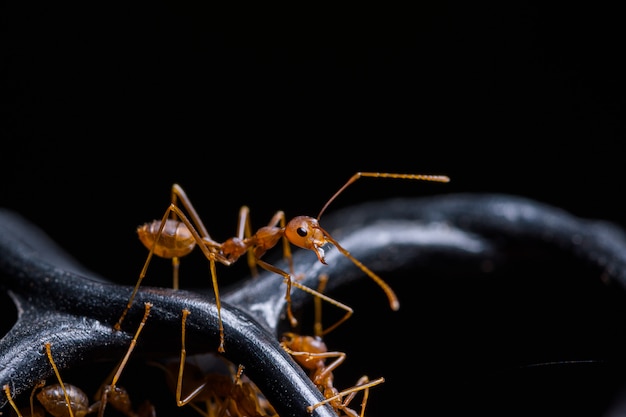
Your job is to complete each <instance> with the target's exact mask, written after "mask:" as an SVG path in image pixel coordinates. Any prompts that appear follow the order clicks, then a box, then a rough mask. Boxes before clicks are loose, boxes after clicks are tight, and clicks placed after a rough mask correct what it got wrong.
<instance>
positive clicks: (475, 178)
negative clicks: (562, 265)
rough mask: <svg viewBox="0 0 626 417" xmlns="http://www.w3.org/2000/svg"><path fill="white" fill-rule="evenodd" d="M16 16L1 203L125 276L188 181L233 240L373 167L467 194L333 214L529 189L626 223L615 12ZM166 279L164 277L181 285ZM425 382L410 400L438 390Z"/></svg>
mask: <svg viewBox="0 0 626 417" xmlns="http://www.w3.org/2000/svg"><path fill="white" fill-rule="evenodd" d="M0 10H1V16H0V19H1V22H2V35H1V41H0V42H1V48H2V49H1V50H2V55H1V56H0V69H1V71H2V73H1V74H2V84H1V86H0V88H1V89H2V93H1V100H2V102H3V106H4V109H3V110H2V121H1V123H0V134H1V135H2V139H1V140H2V142H1V145H0V162H1V166H0V175H1V177H0V178H1V181H0V206H3V207H7V208H10V209H14V210H16V211H18V212H20V213H22V214H24V215H25V216H26V217H27V218H28V219H30V220H31V221H33V222H34V223H35V224H37V225H39V226H41V227H42V228H43V229H44V230H46V231H47V232H48V233H49V234H50V235H51V237H53V239H54V240H55V241H57V242H58V243H59V244H60V245H61V246H62V247H63V248H65V249H66V250H67V251H68V252H69V253H71V254H72V255H73V256H75V257H76V258H77V259H78V260H80V261H81V262H82V263H83V264H85V265H86V266H87V267H89V268H90V269H92V270H93V271H95V272H97V273H99V274H101V275H103V276H105V277H107V278H109V279H112V280H115V281H117V282H121V283H128V284H131V283H134V280H135V277H136V276H137V274H138V273H139V270H140V269H141V266H142V264H143V261H144V259H145V254H146V252H145V249H144V248H143V246H141V244H140V243H139V242H138V240H137V239H136V236H135V228H136V226H137V225H139V224H141V223H143V222H146V221H150V220H152V219H155V218H159V217H160V216H161V215H162V213H163V211H164V210H165V208H166V206H167V204H168V202H169V193H170V187H171V184H172V183H174V182H178V183H179V184H181V185H182V186H183V187H184V188H185V190H186V191H187V193H188V195H189V197H190V198H191V199H192V201H193V203H194V204H195V206H196V209H197V210H198V211H199V213H200V215H201V216H202V217H203V219H204V221H205V224H206V225H207V227H208V229H209V232H210V233H211V235H212V236H213V237H214V238H215V239H216V240H224V239H226V238H227V237H229V236H231V235H233V234H234V233H235V227H236V222H237V213H238V209H239V207H240V206H241V205H243V204H246V205H249V206H250V208H251V215H252V222H253V224H254V227H260V226H261V225H263V224H265V223H266V222H267V221H269V219H270V218H271V216H272V215H273V213H274V212H275V211H276V210H284V211H285V213H286V214H287V216H288V217H291V216H295V215H299V214H307V215H312V216H316V215H317V213H318V211H319V210H320V208H321V207H322V206H323V204H324V203H325V202H326V200H327V199H328V198H329V197H330V196H331V195H332V194H333V193H334V192H335V191H336V190H337V189H338V188H339V187H340V186H341V185H342V184H343V183H344V182H345V181H346V180H347V179H348V178H349V177H350V176H351V175H352V174H353V173H354V172H356V171H378V172H405V173H423V174H444V175H449V176H450V177H451V179H452V181H451V182H450V183H449V184H431V183H423V182H419V183H416V182H410V181H399V180H377V179H362V180H360V181H358V182H357V183H356V184H354V185H353V186H352V187H351V188H349V189H348V190H347V191H346V192H345V193H344V194H343V195H342V196H341V197H340V198H339V199H338V200H337V201H336V202H335V203H333V205H332V206H331V208H330V209H329V210H332V209H338V208H340V207H343V206H346V205H349V204H352V203H358V202H361V201H367V200H370V199H381V198H386V197H390V196H396V195H405V196H416V197H418V196H427V195H433V194H445V193H455V192H469V193H482V192H488V193H507V194H514V195H521V196H525V197H529V198H532V199H536V200H538V201H542V202H545V203H548V204H551V205H554V206H558V207H561V208H564V209H565V210H567V211H568V212H570V213H572V214H574V215H577V216H581V217H587V218H598V219H606V220H610V221H613V222H615V223H617V224H618V225H620V226H626V203H624V199H623V196H622V187H621V184H622V178H624V171H625V169H624V163H623V152H622V148H621V147H622V142H623V138H624V122H623V115H624V108H625V106H624V105H625V103H624V100H625V95H624V93H625V92H626V89H625V88H624V65H623V63H622V58H623V43H622V41H621V39H622V38H621V36H620V35H621V34H622V33H621V32H622V30H621V27H622V26H623V24H622V22H621V19H620V16H619V13H617V10H614V9H613V8H611V7H607V6H606V5H604V4H602V3H593V5H591V4H568V3H562V4H561V3H556V2H528V1H526V2H524V1H522V2H514V3H512V2H458V3H454V2H420V3H413V4H411V5H410V7H409V5H408V4H407V5H405V6H398V5H385V6H382V5H355V6H351V7H348V6H346V5H344V6H342V7H337V6H324V7H323V6H320V5H317V4H300V5H297V6H294V5H280V6H278V5H271V6H270V5H262V6H259V5H256V6H254V7H248V6H247V5H239V7H235V6H233V7H224V6H215V5H211V4H208V3H200V2H189V1H187V2H163V1H157V2H132V3H131V2H128V3H116V2H113V3H110V2H107V3H92V2H86V3H76V4H73V3H64V4H57V3H44V4H32V3H29V4H26V3H23V2H6V3H5V4H4V5H3V6H2V9H0ZM196 255H197V256H195V257H193V258H196V260H194V259H192V257H190V259H189V261H188V263H189V264H190V265H191V264H193V262H203V261H202V259H200V258H201V256H200V255H198V254H196ZM162 265H164V266H163V267H162V268H158V267H156V268H153V270H154V271H155V272H154V275H155V276H154V277H153V278H152V279H153V280H152V281H151V285H168V281H167V279H168V272H169V270H168V268H167V264H166V263H163V264H162ZM183 265H185V263H183ZM239 266H240V265H237V266H236V267H239ZM202 267H204V264H203V263H202ZM236 267H232V268H233V270H232V272H231V271H228V270H227V269H226V268H222V269H221V271H222V272H221V275H223V279H222V282H224V283H225V284H223V285H227V284H226V283H227V282H228V281H227V280H228V279H229V278H228V277H229V276H232V278H231V279H235V278H236V277H237V276H238V274H237V272H236V271H235V270H236ZM244 267H245V265H244ZM190 268H191V266H190ZM159 269H161V270H163V271H162V272H163V274H162V276H161V277H160V276H159V275H158V272H159ZM239 271H240V273H241V274H245V272H246V271H245V268H243V269H241V268H240V269H239ZM181 285H189V286H201V285H203V284H202V283H185V282H183V283H182V284H181ZM413 331H415V330H413ZM407 336H408V335H403V338H404V337H407ZM394 345H395V346H394V347H393V348H392V347H389V349H398V346H397V344H396V343H394ZM406 349H408V348H407V347H403V348H401V353H400V355H407V356H410V352H407V350H406ZM390 354H393V353H392V352H390V351H386V352H379V353H377V354H376V355H375V356H376V357H375V358H371V360H378V359H380V358H384V357H385V356H387V355H390ZM411 360H415V359H411ZM361 366H362V367H363V368H365V365H361ZM364 372H367V371H364ZM405 377H406V378H407V382H405V383H404V384H408V385H409V387H410V389H407V387H406V386H404V385H403V386H402V388H397V385H396V386H395V387H396V388H393V392H392V393H391V395H390V393H389V392H388V393H387V395H388V396H389V397H388V398H394V401H400V402H406V401H407V400H408V399H407V398H406V396H407V395H412V394H407V393H414V392H417V393H418V392H419V390H418V388H417V386H418V383H417V381H416V379H418V378H419V375H414V374H409V375H406V376H405ZM347 384H348V383H346V384H345V385H347ZM385 388H386V387H385ZM380 389H381V390H383V389H384V388H382V387H381V388H380ZM388 391H392V389H391V388H388ZM371 401H372V402H374V401H375V396H374V395H373V394H372V400H371ZM372 407H375V406H374V405H372ZM373 409H374V408H373Z"/></svg>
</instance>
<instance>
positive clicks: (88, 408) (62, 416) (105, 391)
mask: <svg viewBox="0 0 626 417" xmlns="http://www.w3.org/2000/svg"><path fill="white" fill-rule="evenodd" d="M151 307H152V304H151V303H145V311H144V315H143V318H142V320H141V322H140V324H139V327H138V328H137V332H136V333H135V336H134V337H133V339H132V340H131V343H130V345H129V347H128V350H127V351H126V354H125V355H124V358H123V359H122V361H121V362H120V364H119V365H118V367H117V370H116V372H115V374H114V376H113V378H112V381H111V383H110V384H108V385H104V386H103V388H101V389H102V394H101V395H100V399H99V400H98V401H96V402H94V403H93V404H91V405H90V404H89V398H88V397H87V394H85V392H84V391H83V390H82V389H80V388H79V387H77V386H75V385H72V384H67V383H64V382H63V379H62V378H61V374H60V372H59V369H58V367H57V365H56V363H55V361H54V358H53V356H52V348H51V343H50V342H46V343H45V344H44V347H45V351H46V355H47V357H48V361H49V362H50V364H51V365H52V369H53V371H54V374H55V375H56V378H57V380H58V384H52V385H45V381H41V382H39V383H38V384H36V385H35V387H34V388H33V390H32V392H31V397H30V417H35V416H43V411H42V410H39V408H37V407H36V406H35V404H34V402H33V397H34V394H35V391H36V390H37V389H40V388H41V390H40V391H39V392H38V393H37V395H36V397H37V399H38V400H39V403H41V405H42V406H43V407H44V408H45V410H46V411H47V412H48V413H50V414H51V415H52V416H53V417H84V416H86V415H87V414H92V413H94V412H96V411H97V412H98V417H103V415H104V410H105V407H106V404H107V403H111V405H112V406H113V407H114V408H115V409H116V410H117V411H119V412H121V413H122V414H124V415H125V416H126V417H154V416H155V415H156V413H155V411H154V407H153V406H152V405H151V404H149V403H147V404H144V406H143V407H142V408H140V410H139V411H135V410H133V409H132V406H131V401H130V397H129V395H128V392H127V391H126V390H125V389H124V388H122V387H118V386H117V382H118V380H119V378H120V376H121V374H122V371H123V369H124V368H125V367H126V364H127V362H128V359H129V358H130V355H131V353H132V351H133V350H134V348H135V346H136V344H137V339H138V338H139V334H140V333H141V330H142V329H143V327H144V325H145V323H146V321H147V319H148V316H149V314H150V309H151ZM3 389H4V392H5V393H6V396H7V399H8V400H9V403H10V404H11V406H12V407H13V410H14V411H15V412H16V414H17V416H18V417H23V415H22V412H21V411H20V409H19V408H18V406H17V404H16V403H15V402H14V401H13V399H12V397H11V390H10V388H9V385H8V384H7V385H4V387H3Z"/></svg>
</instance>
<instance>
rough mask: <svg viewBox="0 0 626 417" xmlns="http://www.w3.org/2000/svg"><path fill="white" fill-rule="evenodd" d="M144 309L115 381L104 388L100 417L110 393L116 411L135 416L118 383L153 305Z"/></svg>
mask: <svg viewBox="0 0 626 417" xmlns="http://www.w3.org/2000/svg"><path fill="white" fill-rule="evenodd" d="M144 308H145V310H144V314H143V318H142V319H141V322H140V323H139V327H137V332H136V333H135V336H134V337H133V339H132V340H131V341H130V346H129V347H128V350H127V351H126V355H124V357H123V358H122V361H121V362H120V364H119V365H118V367H117V370H116V372H115V375H113V379H112V380H111V383H110V384H109V385H107V386H105V387H104V390H103V393H102V396H101V398H100V407H99V410H98V417H103V415H104V409H105V407H106V405H107V402H108V401H109V394H110V393H113V394H114V395H112V396H111V398H112V399H111V402H112V403H113V406H114V407H115V408H116V409H118V410H120V411H122V412H123V413H124V414H126V415H129V416H130V415H132V414H134V413H133V411H132V409H131V408H130V401H129V399H128V396H127V394H126V392H125V391H120V390H118V388H117V381H118V380H119V379H120V376H121V375H122V371H123V370H124V368H125V367H126V364H127V363H128V359H129V358H130V355H131V353H132V352H133V350H134V349H135V346H136V345H137V340H138V339H139V334H140V333H141V331H142V330H143V327H144V326H145V324H146V321H147V320H148V316H149V315H150V309H151V308H152V303H145V304H144Z"/></svg>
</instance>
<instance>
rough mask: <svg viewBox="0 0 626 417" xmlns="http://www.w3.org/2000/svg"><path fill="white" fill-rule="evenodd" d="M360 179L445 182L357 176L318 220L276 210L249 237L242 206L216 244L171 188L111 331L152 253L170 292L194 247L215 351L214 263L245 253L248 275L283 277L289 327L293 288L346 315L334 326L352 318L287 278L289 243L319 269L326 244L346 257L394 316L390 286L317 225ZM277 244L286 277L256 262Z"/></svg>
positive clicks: (147, 232) (142, 232)
mask: <svg viewBox="0 0 626 417" xmlns="http://www.w3.org/2000/svg"><path fill="white" fill-rule="evenodd" d="M361 177H374V178H397V179H412V180H424V181H435V182H448V181H449V178H448V177H446V176H442V175H418V174H393V173H378V172H357V173H356V174H354V175H353V176H352V177H351V178H350V179H349V180H348V181H347V182H346V183H345V184H344V185H343V186H342V187H341V188H340V189H339V190H338V191H337V192H336V193H335V194H334V195H333V196H332V197H331V198H330V199H329V200H328V201H327V202H326V204H324V206H323V207H322V210H321V211H320V212H319V214H318V216H317V218H313V217H309V216H297V217H294V218H293V219H291V220H290V221H289V222H287V221H286V218H285V214H284V212H282V211H278V212H276V213H275V214H274V216H273V217H272V219H271V220H270V222H269V223H268V225H267V226H264V227H261V228H260V229H258V230H257V231H256V232H255V233H254V234H252V233H251V226H250V219H249V209H248V207H246V206H243V207H242V208H241V209H240V212H239V222H238V227H237V236H234V237H231V238H229V239H227V240H226V241H225V242H223V243H220V242H217V241H215V240H213V239H212V238H211V236H210V235H209V233H208V230H207V228H206V227H205V226H204V224H203V222H202V220H201V219H200V216H198V214H197V212H196V210H195V208H194V207H193V205H192V204H191V201H190V200H189V198H188V197H187V195H186V194H185V192H184V191H183V189H182V188H181V187H180V186H179V185H178V184H174V185H173V186H172V195H171V202H170V205H169V206H168V208H167V210H166V211H165V213H164V215H163V218H162V219H161V220H155V221H153V222H152V223H148V224H145V225H144V226H141V227H139V228H138V234H139V238H140V240H141V241H142V242H143V243H144V245H145V246H146V247H147V248H149V250H150V252H149V253H148V257H147V259H146V261H145V263H144V266H143V269H142V270H141V273H140V275H139V279H138V280H137V283H136V285H135V287H134V289H133V292H132V293H131V296H130V298H129V300H128V304H127V306H126V308H125V309H124V311H123V312H122V314H121V316H120V318H119V320H118V322H117V323H116V324H115V326H114V328H115V329H116V330H119V329H120V327H121V324H122V321H123V320H124V316H125V315H126V314H127V312H128V310H129V309H130V308H131V306H132V303H133V300H134V297H135V294H136V293H137V290H138V289H139V286H140V285H141V282H142V280H143V278H144V277H145V275H146V271H147V269H148V265H149V264H150V261H151V259H152V256H153V255H154V254H156V255H157V256H160V257H163V258H170V259H172V265H173V270H174V282H173V284H174V288H177V287H178V268H179V262H180V259H179V258H181V257H182V256H185V255H187V254H189V253H190V252H191V251H192V250H193V249H194V247H195V246H196V245H197V246H199V247H200V250H201V251H202V252H203V254H204V256H205V257H206V258H207V259H208V260H209V261H210V270H211V278H212V283H213V291H214V293H215V302H216V305H217V312H218V321H219V331H220V345H219V347H218V351H219V352H224V329H223V326H222V320H221V313H220V307H221V305H220V297H219V289H218V284H217V273H216V267H215V263H216V262H219V263H221V264H223V265H226V266H230V265H232V264H233V263H234V262H236V261H237V260H238V259H239V258H240V257H241V256H243V255H244V254H247V257H248V264H249V266H250V269H251V272H252V274H253V275H256V265H259V266H261V267H262V268H263V269H265V270H267V271H270V272H274V273H276V274H278V275H281V276H282V277H283V279H284V281H285V283H286V284H287V289H286V294H285V300H286V302H287V315H288V318H289V320H290V322H291V324H292V326H293V327H295V326H296V325H297V320H296V319H295V317H294V316H293V313H292V311H291V286H292V285H293V286H295V287H297V288H300V289H301V290H303V291H306V292H308V293H310V294H312V295H314V296H315V297H317V298H320V299H324V300H326V301H328V302H330V303H331V304H333V305H335V306H337V307H340V308H342V309H344V310H345V311H346V312H347V313H346V315H345V316H344V318H343V319H341V320H340V321H339V322H338V323H337V325H338V324H339V323H341V322H343V321H345V320H347V318H348V317H349V316H350V315H351V314H352V309H351V308H350V307H348V306H346V305H344V304H342V303H339V302H337V301H336V300H333V299H332V298H330V297H327V296H325V295H323V294H320V293H319V292H317V291H315V290H313V289H311V288H309V287H306V286H305V285H302V284H300V283H299V282H298V281H297V280H294V279H293V278H292V275H293V274H294V271H293V263H292V258H291V250H290V244H293V245H295V246H298V247H300V248H303V249H307V250H311V251H313V252H315V254H316V255H317V258H318V260H319V261H320V262H321V263H323V264H326V260H325V258H324V249H323V246H325V245H326V244H329V243H330V244H332V245H334V246H335V247H336V248H337V249H338V250H339V251H340V252H341V253H342V254H343V255H344V256H345V257H347V258H348V259H350V260H351V261H352V262H353V263H354V264H355V265H356V266H357V267H359V268H360V269H361V270H362V271H363V272H364V273H365V274H367V275H368V276H369V277H370V278H372V279H373V280H374V281H375V282H376V283H377V284H378V285H379V286H380V287H381V288H382V289H383V291H384V292H385V294H386V295H387V298H388V299H389V304H390V306H391V308H392V309H393V310H394V311H395V310H398V309H399V308H400V303H399V301H398V298H397V296H396V294H395V293H394V291H393V290H392V289H391V287H389V285H388V284H387V283H386V282H385V281H383V280H382V278H380V277H379V276H378V275H377V274H375V273H374V272H373V271H371V270H370V269H369V268H367V267H366V266H365V265H363V264H362V263H361V262H360V261H358V260H357V259H356V258H354V256H352V255H351V254H350V252H348V250H346V249H345V248H343V247H342V246H341V245H340V244H339V242H337V241H336V240H335V239H334V238H333V237H332V236H330V234H329V233H328V232H327V231H326V230H324V229H323V228H322V227H321V226H320V224H319V219H320V218H321V216H322V214H323V213H324V211H325V210H326V208H327V207H328V206H329V205H330V203H331V202H332V201H334V200H335V198H337V196H339V194H341V193H342V192H343V191H344V190H345V189H346V188H347V187H348V186H349V185H350V184H352V183H354V182H355V181H357V180H358V179H359V178H361ZM178 200H180V202H181V203H182V206H183V207H184V208H185V209H186V211H187V212H188V214H189V217H190V218H191V220H190V219H189V218H188V217H187V215H185V214H184V213H183V210H182V209H181V208H180V207H179V205H178ZM281 239H282V240H283V254H284V257H285V258H286V259H287V261H288V262H289V266H290V273H288V272H286V271H283V270H281V269H279V268H277V267H275V266H273V265H271V264H269V263H267V262H264V261H263V260H261V257H262V256H263V255H264V254H265V253H266V252H267V251H268V250H270V249H271V248H273V247H274V246H276V245H277V244H278V242H279V241H280V240H281ZM334 327H336V326H334Z"/></svg>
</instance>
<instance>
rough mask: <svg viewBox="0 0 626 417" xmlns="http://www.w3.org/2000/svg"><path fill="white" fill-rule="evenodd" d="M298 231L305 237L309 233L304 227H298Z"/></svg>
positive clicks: (299, 234)
mask: <svg viewBox="0 0 626 417" xmlns="http://www.w3.org/2000/svg"><path fill="white" fill-rule="evenodd" d="M296 233H297V234H298V236H300V237H305V236H306V235H307V231H306V229H305V228H304V227H298V230H296Z"/></svg>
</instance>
